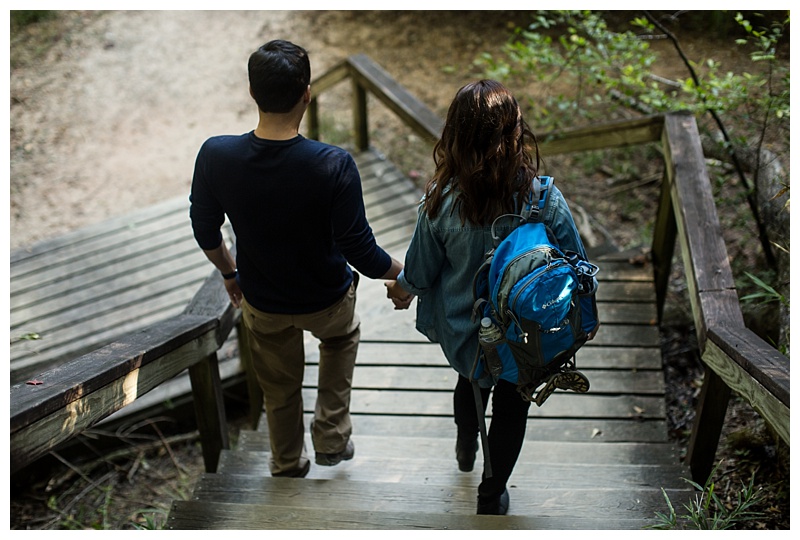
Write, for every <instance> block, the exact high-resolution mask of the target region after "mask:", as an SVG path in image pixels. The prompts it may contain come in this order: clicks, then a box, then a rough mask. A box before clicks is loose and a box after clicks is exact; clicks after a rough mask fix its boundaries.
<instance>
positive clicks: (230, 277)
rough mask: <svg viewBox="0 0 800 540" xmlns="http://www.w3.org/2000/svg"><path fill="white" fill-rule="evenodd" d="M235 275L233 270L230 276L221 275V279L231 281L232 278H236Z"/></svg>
mask: <svg viewBox="0 0 800 540" xmlns="http://www.w3.org/2000/svg"><path fill="white" fill-rule="evenodd" d="M236 273H237V271H236V270H234V271H233V272H231V273H230V274H222V279H233V278H235V277H236Z"/></svg>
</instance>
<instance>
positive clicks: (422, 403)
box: [303, 388, 666, 418]
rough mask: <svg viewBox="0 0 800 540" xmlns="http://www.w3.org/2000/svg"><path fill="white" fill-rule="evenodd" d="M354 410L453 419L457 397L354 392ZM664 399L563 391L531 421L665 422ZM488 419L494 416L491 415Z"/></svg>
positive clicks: (309, 401) (309, 405)
mask: <svg viewBox="0 0 800 540" xmlns="http://www.w3.org/2000/svg"><path fill="white" fill-rule="evenodd" d="M315 401H316V391H315V390H313V389H310V388H306V389H303V402H304V404H305V409H304V410H305V411H306V412H313V410H314V403H315ZM350 410H351V412H352V413H354V414H381V415H382V414H399V415H420V416H451V415H452V414H453V394H452V392H450V391H447V392H422V391H396V390H353V392H352V396H351V402H350ZM665 414H666V405H665V403H664V398H663V396H634V395H594V394H591V393H589V394H575V393H571V392H570V393H567V392H564V391H561V390H556V392H555V393H554V394H553V395H552V396H550V397H549V398H548V399H547V402H545V404H544V405H543V406H542V407H537V406H536V405H532V406H531V408H530V410H529V412H528V416H529V417H531V418H538V417H543V418H555V417H558V418H563V417H570V416H572V417H578V418H664V417H665ZM487 417H491V412H490V411H487Z"/></svg>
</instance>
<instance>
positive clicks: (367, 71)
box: [11, 55, 789, 482]
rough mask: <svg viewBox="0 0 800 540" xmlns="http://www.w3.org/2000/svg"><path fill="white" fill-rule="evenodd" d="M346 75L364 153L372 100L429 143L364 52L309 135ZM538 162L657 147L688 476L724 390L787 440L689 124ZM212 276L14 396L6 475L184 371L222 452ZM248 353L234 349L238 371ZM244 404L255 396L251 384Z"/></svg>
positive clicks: (662, 285) (550, 148) (776, 389)
mask: <svg viewBox="0 0 800 540" xmlns="http://www.w3.org/2000/svg"><path fill="white" fill-rule="evenodd" d="M348 78H349V79H350V80H351V82H352V85H353V112H354V116H353V119H354V132H355V145H356V147H357V148H358V149H364V148H367V147H368V145H369V138H368V129H367V127H368V119H367V101H366V100H367V92H371V93H372V94H374V95H375V96H376V97H377V98H378V99H379V100H380V101H381V102H382V103H384V104H386V105H387V107H388V108H389V109H390V110H392V111H393V112H395V113H396V114H397V115H398V116H399V117H400V119H401V120H402V121H403V122H404V123H406V124H407V125H409V126H410V127H411V128H412V129H413V130H414V131H416V132H417V133H418V134H419V135H421V136H422V137H423V138H424V139H426V140H429V141H431V142H433V141H435V140H436V139H437V138H438V136H439V134H440V132H441V127H442V120H441V119H440V118H438V117H437V116H436V115H435V114H434V113H433V112H431V111H430V110H429V109H428V108H427V107H426V106H425V105H423V104H422V103H421V102H419V101H418V100H417V99H415V98H414V97H413V96H411V95H410V94H409V93H408V92H407V91H406V90H405V89H403V88H402V87H401V86H400V85H399V84H398V83H397V82H396V81H394V80H393V79H392V78H391V77H390V76H389V75H388V74H387V73H386V72H385V71H383V70H382V69H381V68H380V67H379V66H378V65H376V64H375V63H374V62H372V61H371V60H370V59H369V58H367V57H366V56H364V55H356V56H352V57H350V58H348V59H346V60H345V61H343V62H342V63H340V64H338V65H337V66H335V67H334V68H332V69H331V70H330V71H328V72H327V73H325V74H324V75H322V76H321V77H319V78H318V79H316V80H315V81H314V82H313V83H312V97H313V99H312V102H311V104H310V106H309V109H308V114H307V119H308V125H309V136H310V137H314V138H318V137H319V116H318V103H317V97H318V96H319V95H320V93H322V92H324V91H325V90H327V89H328V88H330V87H332V86H333V85H335V84H337V83H339V82H340V81H343V80H345V79H348ZM540 138H541V150H542V153H543V154H545V155H554V154H560V153H567V152H578V151H588V150H597V149H602V148H612V147H619V146H628V145H635V144H647V143H660V144H661V145H662V147H663V149H664V155H665V161H666V168H665V175H664V182H663V184H662V185H663V191H662V196H661V200H660V205H659V210H658V218H657V222H656V226H655V231H654V235H653V261H654V268H655V281H656V289H657V290H656V293H657V297H658V303H659V312H661V311H662V310H663V305H664V301H665V297H666V288H667V278H668V276H669V274H670V269H671V264H672V258H673V252H674V247H675V244H676V241H677V243H679V244H680V252H681V255H682V258H683V262H684V265H685V268H686V274H687V281H688V285H689V291H690V297H691V302H692V310H693V314H694V320H695V325H696V328H697V334H698V338H699V343H700V349H701V352H702V357H703V361H704V362H705V364H706V366H707V367H708V369H707V370H706V374H705V381H704V384H703V389H702V393H701V396H700V403H699V406H698V410H697V418H696V421H695V425H694V432H693V434H692V438H691V441H690V445H691V447H690V450H689V456H688V457H689V461H690V465H691V469H692V473H693V476H694V478H695V480H698V481H700V482H702V481H704V480H705V478H707V477H708V474H709V473H710V471H711V468H712V464H713V459H714V454H715V451H716V447H717V445H718V442H719V436H720V432H721V429H722V425H723V421H724V416H725V410H726V409H727V404H728V399H729V396H730V393H731V389H733V390H735V391H736V392H738V393H739V394H740V395H741V396H742V397H743V398H744V399H746V400H747V401H748V402H749V403H750V404H751V405H752V406H753V408H754V409H755V410H756V411H758V412H759V413H760V414H761V415H762V416H763V418H764V419H765V420H766V421H767V422H768V423H769V425H770V426H772V428H773V429H774V430H775V432H776V433H777V434H778V436H779V437H780V438H781V439H783V440H784V441H785V442H786V443H787V444H788V443H789V362H788V359H787V358H786V357H785V356H783V355H781V354H780V353H778V352H777V351H776V350H775V349H774V348H772V347H770V346H769V345H768V344H767V343H765V342H764V341H763V340H761V339H760V338H759V337H757V336H756V335H755V334H753V333H752V332H751V331H749V330H748V329H747V328H746V327H745V326H744V323H743V318H742V315H741V311H740V309H739V304H738V298H737V295H736V290H735V287H734V284H733V277H732V274H731V270H730V267H729V265H728V258H727V253H726V249H725V245H724V243H723V241H722V235H721V233H720V226H719V221H718V219H717V215H716V208H715V205H714V199H713V196H712V193H711V186H710V183H709V180H708V176H707V172H706V169H705V163H704V160H703V154H702V150H701V147H700V138H699V133H698V131H697V125H696V122H695V119H694V118H693V117H691V116H688V115H684V114H668V115H657V116H650V117H644V118H640V119H636V120H629V121H623V122H616V123H609V124H605V125H602V126H595V127H590V128H582V129H577V130H571V131H564V132H559V133H550V134H543V135H541V137H540ZM237 320H238V311H237V310H234V309H233V308H232V307H231V305H230V303H229V302H228V298H227V294H226V293H225V290H224V287H223V284H222V281H221V279H220V278H219V275H218V273H217V272H212V273H211V275H210V277H209V278H208V279H207V280H206V282H205V283H204V285H203V286H202V288H201V289H200V291H199V292H198V293H197V295H196V296H195V298H194V300H193V301H192V302H191V303H190V305H189V306H188V307H187V308H186V310H185V311H184V312H183V313H182V314H181V315H180V316H178V317H176V318H172V319H169V320H166V321H164V322H162V323H159V324H156V325H152V326H149V327H147V328H144V329H142V330H141V331H139V332H136V333H134V334H131V335H128V336H126V337H124V338H123V339H121V340H119V341H117V342H115V343H112V344H110V345H108V346H106V347H103V348H101V349H99V350H98V351H96V352H93V353H90V354H88V355H85V356H82V357H80V358H78V359H76V360H74V361H72V362H69V363H67V364H65V365H64V366H62V367H59V368H56V369H55V370H52V371H54V372H56V373H51V374H49V376H43V378H44V380H57V381H59V382H58V383H57V384H55V385H48V386H46V387H38V386H31V385H17V386H13V387H12V388H11V470H12V472H14V471H16V470H18V469H20V468H22V467H24V466H25V465H28V464H30V463H32V462H33V461H34V460H36V459H38V458H39V457H41V456H43V455H44V454H46V453H47V452H48V451H50V450H52V449H53V448H55V447H56V446H57V445H59V444H61V443H62V442H64V441H66V440H68V439H69V438H71V437H73V436H75V435H76V434H78V433H80V432H81V431H82V430H85V429H87V428H89V427H91V426H92V425H94V424H95V423H97V422H99V421H100V420H102V419H103V418H105V417H107V416H109V415H110V414H112V413H113V412H115V411H117V410H119V409H121V408H122V407H125V406H126V405H128V404H129V403H131V402H132V401H133V400H135V399H136V398H138V397H140V396H141V395H143V394H144V393H146V392H147V391H149V390H151V389H153V388H155V387H157V386H158V385H159V384H161V383H163V382H165V381H167V380H169V379H170V378H172V377H173V376H174V375H176V374H177V373H180V372H181V371H182V370H183V369H186V368H188V369H189V372H190V377H191V381H192V391H193V395H194V403H195V408H196V411H197V418H198V428H199V431H200V434H201V441H202V444H203V455H204V460H205V466H206V470H208V471H214V470H216V466H217V462H218V459H219V454H220V451H221V449H222V448H227V446H228V440H227V432H226V430H225V428H224V422H225V414H224V405H223V400H222V395H221V385H220V380H219V370H218V366H217V350H218V349H219V347H220V346H221V345H222V343H223V342H224V341H225V339H226V338H227V336H228V335H229V333H230V332H231V330H232V328H233V327H234V326H235V325H236V324H237ZM246 350H247V349H246V347H240V356H242V361H243V364H245V366H247V364H248V362H249V360H248V358H247V355H246ZM249 389H250V392H251V396H250V401H251V403H252V404H253V407H257V408H259V410H260V397H261V396H260V391H259V390H258V388H257V387H256V386H255V385H254V384H252V377H251V378H250V387H249Z"/></svg>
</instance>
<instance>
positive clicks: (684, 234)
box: [541, 113, 789, 484]
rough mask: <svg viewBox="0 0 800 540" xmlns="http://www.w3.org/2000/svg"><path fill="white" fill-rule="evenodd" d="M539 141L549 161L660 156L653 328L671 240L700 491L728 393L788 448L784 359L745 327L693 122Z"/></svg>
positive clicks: (619, 126)
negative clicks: (681, 291)
mask: <svg viewBox="0 0 800 540" xmlns="http://www.w3.org/2000/svg"><path fill="white" fill-rule="evenodd" d="M542 139H543V140H544V142H543V143H542V144H541V147H542V153H543V154H545V155H553V154H558V153H566V152H578V151H586V150H597V149H601V148H611V147H619V146H628V145H633V144H645V143H655V142H658V143H660V144H661V146H662V148H663V151H664V158H665V171H664V181H663V183H662V193H661V199H660V202H659V206H658V216H657V219H656V224H655V230H654V232H653V246H652V253H653V265H654V272H655V275H654V279H655V285H656V296H657V300H658V312H659V318H660V317H661V316H662V314H663V309H664V302H665V299H666V292H667V284H668V279H669V275H670V271H671V267H672V259H673V254H674V249H675V244H676V240H677V242H678V244H679V245H680V253H681V257H682V260H683V265H684V268H685V272H686V280H687V284H688V289H689V297H690V300H691V304H692V314H693V318H694V323H695V328H696V331H697V337H698V343H699V347H700V353H701V355H702V359H703V363H704V364H705V366H706V368H707V369H706V370H705V375H704V381H703V387H702V390H701V393H700V399H699V403H698V406H697V411H696V417H695V421H694V425H693V429H692V436H691V438H690V441H689V448H688V452H687V461H688V463H689V465H690V468H691V471H692V476H693V478H694V479H695V480H696V481H698V482H699V483H701V484H702V483H704V482H705V480H706V479H707V478H708V476H709V474H710V473H711V471H712V469H713V461H714V455H715V453H716V449H717V445H718V444H719V438H720V434H721V432H722V426H723V423H724V420H725V412H726V410H727V407H728V400H729V398H730V395H731V390H735V391H736V392H737V393H738V394H739V395H741V396H742V397H743V398H744V399H745V400H746V401H747V402H748V403H749V404H750V405H751V406H752V407H753V408H754V409H755V410H756V411H757V412H758V413H759V414H760V415H761V416H762V418H764V420H765V421H766V422H767V423H768V424H769V425H770V426H771V428H772V429H773V430H774V431H775V433H776V434H777V436H778V437H779V438H780V439H781V440H783V441H784V442H785V443H786V444H787V445H788V444H789V359H788V358H787V357H786V356H784V355H782V354H780V353H779V352H778V351H777V350H776V349H775V348H773V347H771V346H770V345H769V344H768V343H766V342H765V341H764V340H762V339H761V338H760V337H758V336H757V335H756V334H754V333H753V332H752V331H750V330H749V329H748V328H746V327H745V325H744V318H743V316H742V312H741V309H740V306H739V298H738V295H737V294H736V288H735V285H734V280H733V274H732V272H731V268H730V265H729V263H728V253H727V250H726V248H725V243H724V242H723V238H722V231H721V229H720V224H719V219H718V218H717V210H716V205H715V204H714V197H713V193H712V191H711V183H710V181H709V178H708V173H707V171H706V167H705V159H704V156H703V151H702V147H701V144H700V134H699V132H698V129H697V123H696V121H695V119H694V117H693V116H690V115H687V114H680V113H677V114H666V115H656V116H649V117H645V118H639V119H636V120H629V121H624V122H617V123H609V124H606V125H602V126H597V127H590V128H585V129H580V130H574V131H569V132H564V133H553V134H545V135H543V136H542Z"/></svg>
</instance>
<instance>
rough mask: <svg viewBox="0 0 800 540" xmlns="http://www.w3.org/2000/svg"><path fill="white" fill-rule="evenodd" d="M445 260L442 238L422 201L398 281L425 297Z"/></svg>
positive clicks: (414, 292) (415, 293)
mask: <svg viewBox="0 0 800 540" xmlns="http://www.w3.org/2000/svg"><path fill="white" fill-rule="evenodd" d="M444 260H445V249H444V245H443V244H442V240H441V238H439V237H438V236H437V234H436V232H435V231H434V230H433V228H432V227H431V223H430V220H429V219H428V214H427V213H426V212H425V211H424V207H423V205H422V203H420V205H419V208H418V215H417V226H416V228H415V230H414V235H413V236H412V237H411V243H410V244H409V246H408V251H407V252H406V260H405V265H404V268H403V270H402V271H401V272H400V275H399V276H397V281H398V282H399V283H400V285H401V286H402V287H403V288H404V289H405V290H406V291H408V292H410V293H412V294H414V295H416V296H418V297H421V298H424V297H425V296H427V294H428V293H429V292H430V291H431V288H432V287H433V286H434V284H435V283H436V280H437V279H438V277H439V276H440V275H441V269H442V265H443V264H444Z"/></svg>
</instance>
